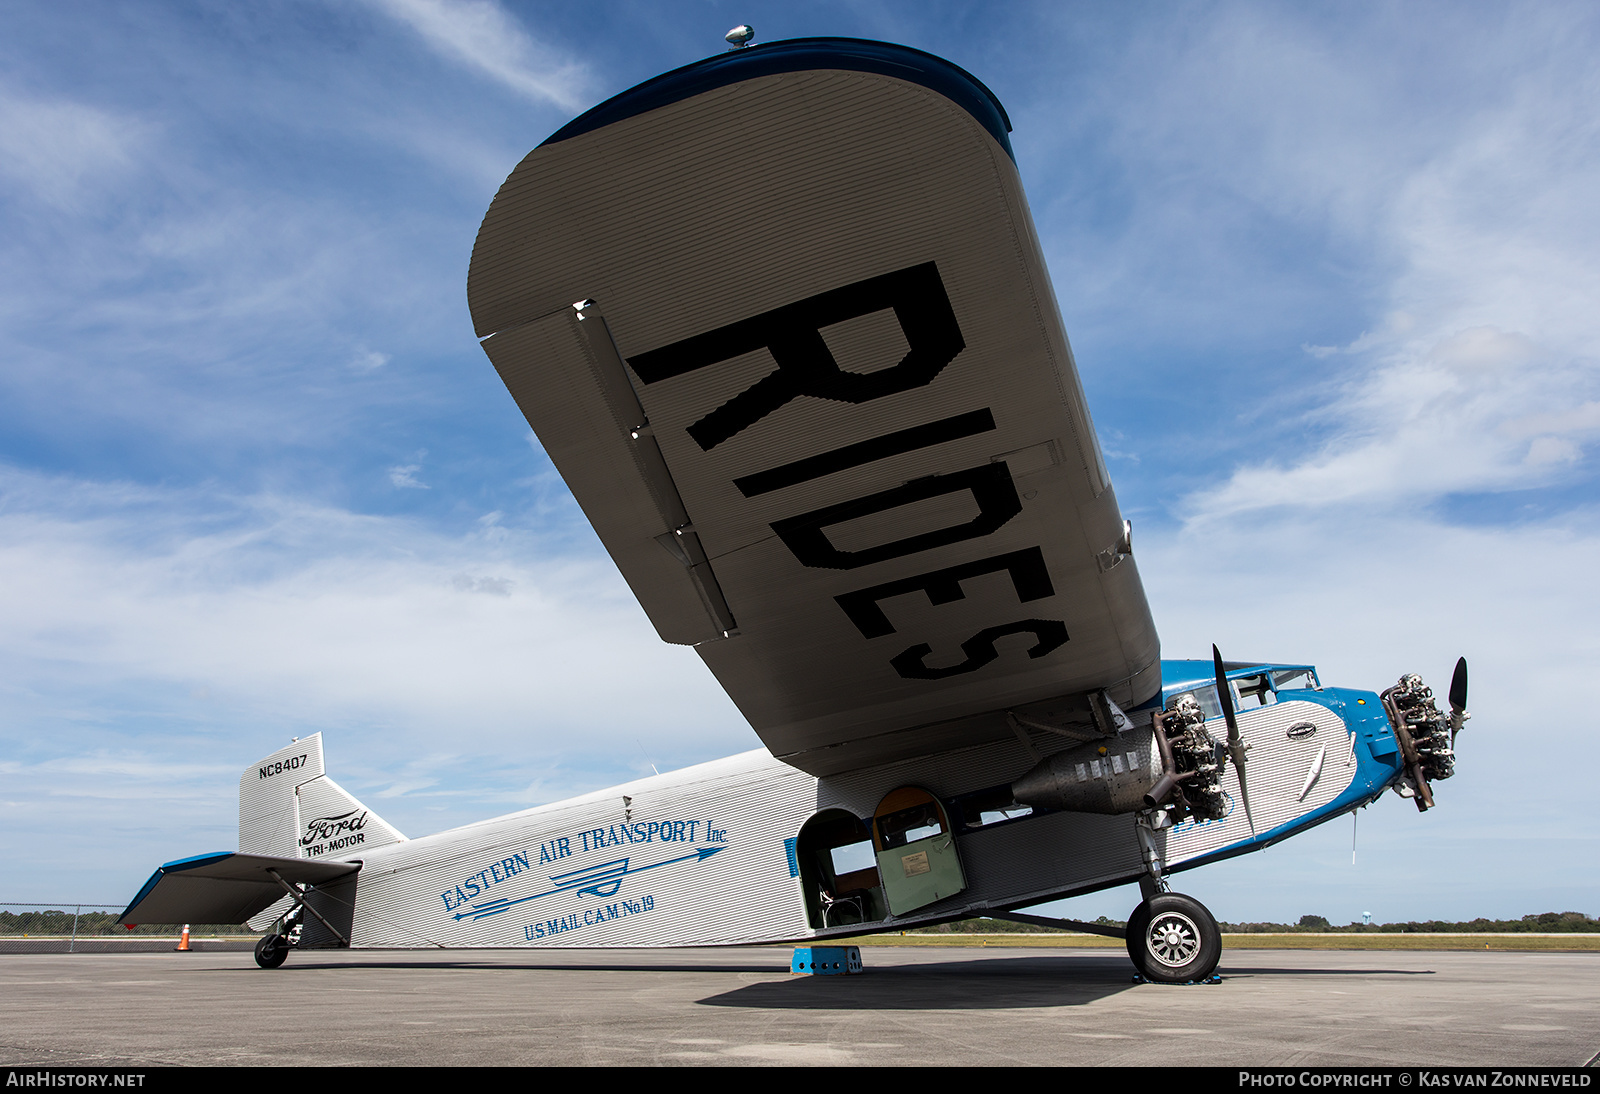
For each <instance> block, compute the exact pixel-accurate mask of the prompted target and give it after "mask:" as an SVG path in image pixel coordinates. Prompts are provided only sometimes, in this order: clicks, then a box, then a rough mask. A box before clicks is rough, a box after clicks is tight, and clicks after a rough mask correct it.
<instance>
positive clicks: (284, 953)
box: [256, 868, 350, 969]
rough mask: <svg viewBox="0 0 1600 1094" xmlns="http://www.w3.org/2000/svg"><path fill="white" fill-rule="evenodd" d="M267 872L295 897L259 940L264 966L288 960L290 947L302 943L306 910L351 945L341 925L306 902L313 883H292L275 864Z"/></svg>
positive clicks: (259, 957) (260, 960)
mask: <svg viewBox="0 0 1600 1094" xmlns="http://www.w3.org/2000/svg"><path fill="white" fill-rule="evenodd" d="M267 873H269V874H271V875H272V880H274V881H276V882H277V883H278V885H279V886H280V887H282V889H283V891H284V892H285V893H287V894H288V896H289V899H291V900H293V901H294V904H293V906H292V907H290V909H289V910H288V911H287V912H285V913H284V915H283V918H281V919H279V920H278V921H277V922H276V923H274V924H273V925H272V931H271V933H269V934H267V935H265V936H263V937H262V939H261V941H259V942H257V943H256V964H257V965H260V966H261V967H262V968H263V969H275V968H277V967H278V966H280V965H282V964H283V963H284V962H285V961H286V960H288V958H289V951H290V950H292V949H294V948H295V947H296V946H297V945H299V942H300V932H301V931H302V930H303V929H304V928H305V913H306V912H310V913H311V914H312V915H314V916H316V917H317V920H318V922H320V923H321V924H322V925H323V926H324V927H326V928H328V930H329V931H330V932H332V933H333V935H334V936H335V937H336V938H338V939H339V941H341V942H343V943H344V944H345V945H346V946H348V945H350V940H349V939H348V938H346V937H345V936H344V935H343V934H342V933H340V931H339V930H338V928H336V927H335V926H334V925H333V924H332V923H329V922H328V920H327V919H326V917H324V916H323V914H322V913H321V912H319V911H317V910H316V909H315V908H313V907H312V906H311V905H310V904H309V903H307V902H306V897H307V896H309V895H310V893H311V886H309V885H291V884H289V883H288V882H287V881H285V880H283V877H282V876H281V875H280V874H279V873H278V871H276V870H273V869H271V868H268V870H267Z"/></svg>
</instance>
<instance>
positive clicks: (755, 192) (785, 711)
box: [469, 47, 1159, 774]
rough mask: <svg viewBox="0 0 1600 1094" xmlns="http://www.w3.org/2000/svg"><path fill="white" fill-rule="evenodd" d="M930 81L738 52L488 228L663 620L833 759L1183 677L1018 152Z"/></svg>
mask: <svg viewBox="0 0 1600 1094" xmlns="http://www.w3.org/2000/svg"><path fill="white" fill-rule="evenodd" d="M769 48H770V47H769ZM885 48H889V47H885ZM905 52H906V53H908V54H912V53H914V51H905ZM915 57H917V58H921V59H922V62H923V63H927V62H928V61H931V59H928V58H926V55H922V54H915ZM941 63H942V62H941ZM729 64H730V65H732V64H733V62H729ZM951 67H953V66H951ZM955 71H957V72H959V70H955ZM962 75H964V74H962ZM968 79H970V77H969V78H968ZM925 84H926V82H925V81H924V82H923V83H919V82H917V81H915V80H908V79H901V78H897V77H894V76H888V75H884V74H882V73H878V72H861V71H849V70H843V69H839V70H835V69H829V68H826V67H819V68H817V69H812V70H808V71H800V72H782V73H777V74H767V75H756V76H752V77H751V78H748V79H743V78H741V79H733V78H731V77H730V79H729V82H727V83H725V84H723V85H722V86H716V87H712V88H711V89H710V90H705V91H702V92H700V93H698V94H694V95H691V96H689V97H687V98H684V99H682V100H679V101H676V102H671V103H668V104H666V105H662V106H658V107H655V108H653V109H649V110H646V111H644V112H642V113H639V114H637V115H633V116H626V117H623V118H621V120H618V121H614V122H612V123H610V124H607V125H603V126H600V127H598V128H594V129H591V130H589V131H586V132H583V133H580V134H579V135H576V136H572V137H570V138H567V139H563V140H559V141H555V142H553V143H547V144H546V145H544V146H541V147H540V148H539V149H536V150H535V151H534V152H533V153H531V154H530V155H529V156H528V158H527V159H525V160H524V161H523V163H522V164H521V165H520V166H519V167H518V168H517V170H516V171H515V172H514V173H513V174H512V176H511V177H510V178H509V179H508V180H507V181H506V183H505V185H504V186H503V187H502V189H501V191H500V194H499V196H498V197H497V198H496V200H495V203H494V205H493V206H492V207H491V209H490V211H489V214H488V216H487V217H486V218H485V221H484V225H483V229H482V231H481V233H480V235H479V238H478V243H477V246H476V248H475V250H474V254H473V264H472V272H471V276H470V280H469V296H470V299H471V302H472V306H473V314H474V319H475V321H476V322H477V325H478V328H479V332H480V334H482V335H488V336H489V337H487V338H486V339H485V341H484V343H483V345H484V349H485V350H486V352H487V353H488V355H489V357H490V359H491V360H492V361H493V362H494V364H495V367H496V368H497V369H498V370H499V372H500V375H501V377H502V378H503V379H504V381H505V383H506V385H507V387H508V388H509V389H510V391H511V393H512V395H513V396H514V397H515V398H516V400H517V403H518V405H519V406H520V407H521V409H522V410H523V412H524V414H525V415H526V416H527V418H528V421H529V423H530V424H531V425H532V426H533V428H534V430H535V432H536V433H537V434H538V436H539V438H540V440H541V442H542V443H543V445H544V447H545V449H546V451H547V452H548V453H549V455H550V457H551V459H552V460H553V461H554V463H555V465H556V467H557V469H558V470H559V471H560V472H561V474H562V476H563V477H564V478H565V480H566V481H567V484H568V486H569V487H570V488H571V489H572V492H573V494H574V496H575V497H576V498H577V500H578V503H579V504H580V506H582V508H583V510H584V512H585V514H586V515H587V516H588V517H589V519H590V520H591V522H592V523H593V524H594V526H595V529H596V531H597V532H598V533H599V535H600V538H601V540H602V542H603V543H604V544H605V546H606V548H607V549H608V550H609V551H610V553H611V555H612V557H613V558H614V559H615V560H616V562H617V565H618V566H619V568H620V569H621V570H622V573H623V576H624V577H625V578H626V579H627V580H628V582H629V584H630V586H631V587H632V588H633V590H634V592H635V594H636V595H637V596H638V597H639V600H640V602H641V604H642V605H643V606H644V608H645V610H646V612H647V613H648V614H649V616H650V618H651V620H652V622H653V623H654V624H655V626H656V628H657V630H658V631H659V632H660V634H661V636H662V637H663V638H664V639H666V640H667V641H669V642H678V643H686V644H693V645H695V647H696V649H697V650H698V652H699V653H700V655H701V656H702V658H703V659H704V660H705V662H706V664H707V665H708V666H710V668H711V670H712V671H713V672H714V673H715V674H716V676H717V678H718V680H719V681H720V682H721V683H722V685H723V687H724V688H726V689H727V691H728V693H729V694H730V696H732V698H733V699H734V701H735V702H736V703H737V704H738V705H739V707H740V709H741V710H742V711H743V713H744V714H745V715H746V717H748V718H749V720H750V722H751V724H752V725H753V726H754V727H755V729H756V731H757V732H758V733H759V734H760V735H761V737H762V739H763V741H764V742H765V743H766V744H767V746H768V747H769V748H770V749H771V750H772V752H773V753H774V754H775V755H777V756H778V757H780V758H782V759H784V760H787V761H788V762H790V763H792V764H795V765H796V766H798V767H801V768H802V769H804V770H807V771H810V772H812V773H815V774H825V773H830V772H835V771H841V770H847V769H851V768H856V767H862V766H869V765H873V764H877V763H883V762H888V761H890V760H894V759H900V758H905V757H908V756H915V755H920V754H925V753H928V752H933V751H939V750H942V749H944V748H949V747H958V746H961V745H967V744H972V743H976V742H978V741H981V740H984V739H989V738H993V737H997V736H1001V735H1005V734H1008V733H1009V732H1010V730H1009V729H1008V724H1007V720H1006V717H1005V715H1006V712H1007V711H1008V710H1016V711H1019V712H1022V711H1027V712H1029V713H1031V714H1032V715H1033V716H1034V717H1045V718H1051V717H1056V718H1061V719H1068V720H1078V719H1079V718H1083V717H1087V713H1086V712H1087V706H1086V704H1085V702H1084V700H1083V696H1084V694H1085V693H1087V692H1089V691H1091V690H1095V689H1102V688H1104V689H1108V691H1109V693H1110V695H1111V696H1112V697H1113V698H1114V699H1116V700H1117V701H1118V702H1120V703H1122V704H1123V705H1124V706H1128V705H1137V704H1138V703H1140V702H1143V701H1144V700H1146V699H1148V698H1149V697H1150V696H1151V695H1153V694H1155V693H1156V691H1157V690H1158V689H1159V669H1158V664H1157V657H1158V644H1157V639H1156V634H1155V629H1154V626H1153V624H1152V622H1151V619H1150V614H1149V609H1148V606H1147V604H1146V602H1145V598H1144V592H1143V588H1142V586H1141V584H1140V581H1139V577H1138V573H1137V570H1136V568H1135V565H1134V562H1133V560H1132V558H1131V557H1129V552H1128V544H1127V542H1126V539H1125V535H1124V528H1123V522H1122V518H1121V514H1120V512H1119V511H1118V508H1117V503H1116V499H1115V496H1114V494H1113V492H1112V490H1111V487H1110V483H1109V479H1108V477H1107V475H1106V471H1105V467H1104V464H1103V461H1102V459H1101V456H1100V453H1099V448H1098V445H1097V443H1096V441H1095V439H1094V433H1093V426H1092V424H1091V422H1090V419H1089V414H1088V410H1087V406H1086V404H1085V401H1084V398H1083V392H1082V388H1081V385H1080V383H1079V380H1078V377H1077V372H1076V368H1075V365H1074V363H1073V359H1072V353H1071V349H1070V347H1069V345H1068V343H1067V338H1066V334H1065V331H1064V328H1063V326H1062V324H1061V320H1060V316H1059V312H1058V310H1057V306H1056V302H1055V299H1054V296H1053V292H1052V289H1051V286H1050V282H1049V278H1048V275H1047V273H1046V271H1045V267H1044V261H1043V258H1042V255H1041V253H1040V249H1039V245H1038V241H1037V238H1036V236H1035V234H1034V229H1033V224H1032V220H1031V218H1030V216H1029V213H1028V209H1027V205H1026V201H1025V199H1024V197H1023V193H1022V189H1021V185H1020V181H1019V179H1018V176H1017V171H1016V167H1015V165H1014V164H1013V163H1012V161H1011V159H1010V157H1009V155H1008V153H1007V150H1006V148H1004V147H1003V146H1002V145H1001V144H1000V143H999V142H998V141H997V140H996V139H995V136H994V135H993V133H992V131H991V130H989V129H985V127H984V126H983V125H982V124H980V123H979V121H978V120H977V119H976V118H975V117H974V116H973V114H972V113H971V112H970V111H969V110H966V109H964V108H963V107H962V106H960V105H959V104H957V103H956V102H953V101H952V100H951V99H950V98H949V97H946V96H945V95H942V94H938V93H935V92H934V91H931V90H930V89H929V87H928V86H926V85H925ZM730 134H733V136H732V137H730ZM574 302H577V306H574ZM585 302H592V303H585Z"/></svg>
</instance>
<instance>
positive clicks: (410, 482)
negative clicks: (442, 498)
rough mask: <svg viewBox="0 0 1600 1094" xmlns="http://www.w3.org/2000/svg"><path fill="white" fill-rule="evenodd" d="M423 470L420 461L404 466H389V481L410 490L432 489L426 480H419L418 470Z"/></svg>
mask: <svg viewBox="0 0 1600 1094" xmlns="http://www.w3.org/2000/svg"><path fill="white" fill-rule="evenodd" d="M421 470H422V465H421V464H420V463H408V464H406V465H404V466H403V467H391V468H389V481H390V482H391V483H393V484H394V485H395V486H398V487H401V488H404V489H408V490H430V489H432V487H430V486H429V485H428V484H427V483H425V482H419V481H418V480H417V472H418V471H421Z"/></svg>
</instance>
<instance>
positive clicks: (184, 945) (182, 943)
mask: <svg viewBox="0 0 1600 1094" xmlns="http://www.w3.org/2000/svg"><path fill="white" fill-rule="evenodd" d="M178 952H179V953H188V952H190V951H189V924H187V923H185V924H184V925H183V936H182V937H181V938H179V939H178Z"/></svg>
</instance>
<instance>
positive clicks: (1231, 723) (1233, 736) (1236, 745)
mask: <svg viewBox="0 0 1600 1094" xmlns="http://www.w3.org/2000/svg"><path fill="white" fill-rule="evenodd" d="M1211 659H1212V661H1213V662H1214V663H1215V664H1216V668H1217V702H1219V703H1221V704H1222V718H1223V721H1225V722H1227V723H1228V758H1229V759H1231V760H1232V761H1233V769H1234V771H1235V772H1237V773H1238V775H1239V800H1240V801H1241V802H1243V803H1244V819H1245V820H1246V821H1248V822H1249V824H1250V834H1251V835H1252V836H1253V835H1255V834H1256V821H1255V818H1254V817H1252V816H1251V815H1250V788H1249V787H1248V786H1247V785H1246V784H1245V778H1244V754H1245V752H1246V750H1248V749H1249V747H1250V746H1249V745H1247V744H1245V743H1244V738H1243V737H1242V736H1241V735H1240V733H1239V719H1238V718H1236V717H1234V713H1233V693H1232V692H1231V691H1229V690H1228V673H1227V671H1226V670H1225V669H1224V668H1223V667H1222V652H1221V651H1220V650H1218V649H1217V647H1216V646H1212V647H1211ZM1461 671H1462V672H1463V674H1464V673H1465V670H1464V669H1463V670H1461ZM1462 679H1463V681H1465V679H1466V677H1465V675H1463V676H1462ZM1462 686H1463V688H1464V687H1465V686H1466V685H1465V683H1463V685H1462Z"/></svg>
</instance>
